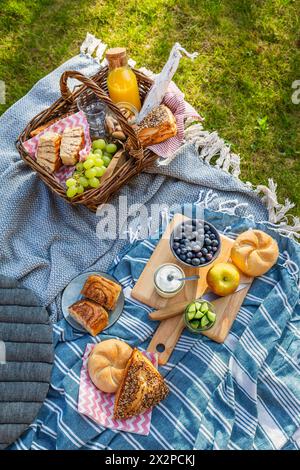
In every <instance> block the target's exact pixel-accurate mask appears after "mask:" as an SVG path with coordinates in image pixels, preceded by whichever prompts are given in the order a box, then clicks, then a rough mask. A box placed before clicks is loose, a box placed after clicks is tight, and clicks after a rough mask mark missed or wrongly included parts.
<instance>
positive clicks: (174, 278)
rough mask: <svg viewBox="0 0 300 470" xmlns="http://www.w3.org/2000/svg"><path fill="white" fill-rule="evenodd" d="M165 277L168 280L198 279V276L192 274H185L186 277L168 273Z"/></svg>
mask: <svg viewBox="0 0 300 470" xmlns="http://www.w3.org/2000/svg"><path fill="white" fill-rule="evenodd" d="M167 279H168V281H169V282H172V281H174V280H175V281H196V280H197V279H200V276H198V275H194V276H187V277H175V276H173V274H168V275H167Z"/></svg>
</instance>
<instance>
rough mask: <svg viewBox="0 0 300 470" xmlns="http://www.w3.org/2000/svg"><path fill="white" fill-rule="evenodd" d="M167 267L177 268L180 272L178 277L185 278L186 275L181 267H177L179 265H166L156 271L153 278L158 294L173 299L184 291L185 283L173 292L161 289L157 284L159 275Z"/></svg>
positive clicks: (182, 282)
mask: <svg viewBox="0 0 300 470" xmlns="http://www.w3.org/2000/svg"><path fill="white" fill-rule="evenodd" d="M167 266H169V267H172V268H175V269H176V270H177V272H178V275H180V277H185V274H184V271H183V270H182V269H181V268H180V267H179V266H177V264H173V263H164V264H162V265H160V266H159V267H158V268H157V269H156V271H155V273H154V276H153V282H154V287H155V290H156V292H157V293H158V295H160V296H161V297H164V298H166V299H170V298H171V297H175V295H177V294H178V293H179V292H180V291H181V290H182V289H183V287H184V284H185V281H181V283H180V286H179V287H178V288H177V289H175V290H172V291H167V290H163V289H162V288H161V287H159V285H158V283H157V275H158V273H159V271H160V270H161V269H162V268H165V267H167Z"/></svg>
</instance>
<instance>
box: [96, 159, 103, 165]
mask: <svg viewBox="0 0 300 470" xmlns="http://www.w3.org/2000/svg"><path fill="white" fill-rule="evenodd" d="M103 163H104V162H103V160H102V158H95V160H94V165H95V166H103Z"/></svg>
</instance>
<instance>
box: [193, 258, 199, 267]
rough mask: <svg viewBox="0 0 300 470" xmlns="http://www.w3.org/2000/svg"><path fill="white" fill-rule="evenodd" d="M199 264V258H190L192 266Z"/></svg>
mask: <svg viewBox="0 0 300 470" xmlns="http://www.w3.org/2000/svg"><path fill="white" fill-rule="evenodd" d="M199 264H200V259H199V258H193V259H192V265H193V266H199Z"/></svg>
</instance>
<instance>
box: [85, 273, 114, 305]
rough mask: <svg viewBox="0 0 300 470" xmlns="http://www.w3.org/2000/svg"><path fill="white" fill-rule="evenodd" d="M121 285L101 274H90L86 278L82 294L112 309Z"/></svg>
mask: <svg viewBox="0 0 300 470" xmlns="http://www.w3.org/2000/svg"><path fill="white" fill-rule="evenodd" d="M121 290H122V287H121V286H120V285H119V284H117V283H116V282H113V281H111V280H110V279H106V278H105V277H102V276H97V275H91V276H89V277H88V278H87V280H86V282H85V284H84V286H83V289H82V291H81V293H82V295H84V296H85V297H87V298H88V299H91V300H94V301H95V302H98V304H100V305H102V307H105V308H107V309H108V310H113V309H114V308H115V306H116V303H117V300H118V298H119V295H120V293H121Z"/></svg>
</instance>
